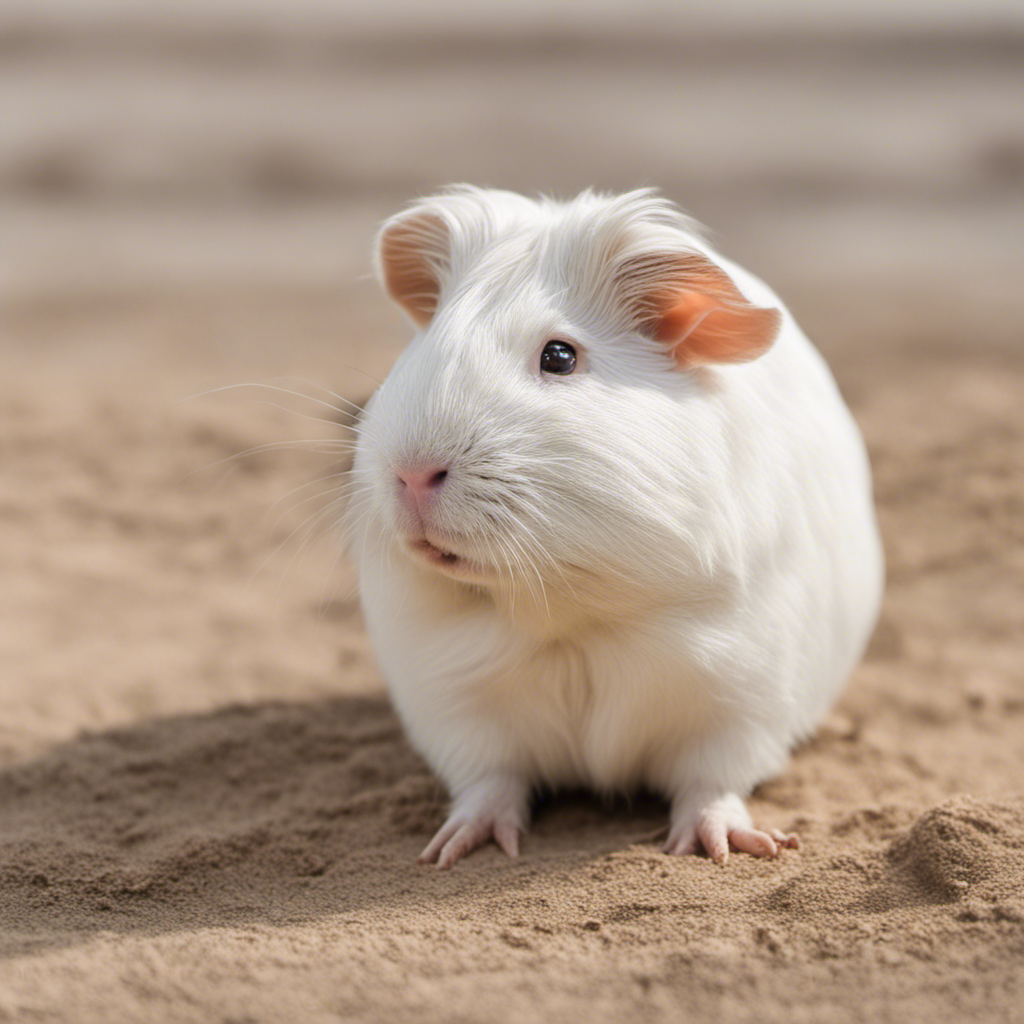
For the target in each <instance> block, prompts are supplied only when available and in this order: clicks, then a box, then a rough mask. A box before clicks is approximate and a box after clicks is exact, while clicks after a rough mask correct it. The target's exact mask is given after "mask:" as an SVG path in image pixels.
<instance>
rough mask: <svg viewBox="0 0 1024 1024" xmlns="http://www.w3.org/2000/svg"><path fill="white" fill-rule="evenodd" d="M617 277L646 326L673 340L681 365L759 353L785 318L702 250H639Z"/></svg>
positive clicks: (737, 359) (654, 333) (730, 360)
mask: <svg viewBox="0 0 1024 1024" xmlns="http://www.w3.org/2000/svg"><path fill="white" fill-rule="evenodd" d="M616 279H617V283H618V286H619V289H620V293H621V294H622V295H623V297H624V298H625V300H626V302H627V304H628V305H629V306H630V307H631V309H632V311H633V312H634V314H635V316H636V317H637V319H638V321H639V323H640V327H641V330H643V331H644V332H645V333H646V334H649V335H650V336H651V337H652V338H655V339H656V340H657V341H661V342H664V343H665V344H666V345H668V346H669V348H670V349H671V351H672V354H673V356H675V359H676V362H677V363H678V364H679V365H680V366H681V367H687V366H699V365H702V364H707V363H743V362H748V361H749V360H751V359H756V358H757V357H758V356H760V355H763V354H764V353H765V352H767V351H768V349H769V348H771V346H772V343H773V342H774V341H775V338H776V336H777V335H778V333H779V327H780V326H781V324H782V314H781V313H780V312H779V310H777V309H771V308H766V307H762V306H755V305H753V303H751V302H750V301H749V300H748V299H747V298H746V297H745V296H744V295H742V294H741V292H740V291H739V289H738V288H737V287H736V285H735V284H734V283H733V281H732V278H730V277H729V275H728V274H727V273H726V272H725V271H724V270H722V268H721V267H719V266H717V265H716V264H715V263H713V262H712V261H711V260H710V259H708V258H707V257H706V256H704V255H703V254H702V253H696V252H683V253H680V252H664V251H662V252H653V253H650V252H648V253H637V254H633V255H630V256H627V257H626V258H625V259H624V260H623V261H622V263H621V264H620V265H619V267H618V268H617V273H616Z"/></svg>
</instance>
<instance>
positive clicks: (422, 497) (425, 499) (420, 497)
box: [395, 466, 448, 512]
mask: <svg viewBox="0 0 1024 1024" xmlns="http://www.w3.org/2000/svg"><path fill="white" fill-rule="evenodd" d="M395 472H396V473H397V475H398V489H399V492H400V493H401V497H402V500H403V501H405V502H406V504H408V505H409V506H411V508H412V509H413V510H415V511H418V512H423V511H425V510H426V508H427V506H428V505H429V504H430V502H431V501H432V500H433V498H434V497H436V495H437V492H438V491H440V490H441V488H442V487H443V486H444V482H445V480H446V479H447V477H448V467H447V466H428V467H427V468H426V469H418V468H417V469H411V468H410V469H405V468H402V469H398V470H396V471H395Z"/></svg>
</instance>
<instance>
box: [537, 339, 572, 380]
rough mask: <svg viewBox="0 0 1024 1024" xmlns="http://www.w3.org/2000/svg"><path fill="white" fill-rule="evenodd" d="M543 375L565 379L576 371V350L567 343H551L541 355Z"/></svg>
mask: <svg viewBox="0 0 1024 1024" xmlns="http://www.w3.org/2000/svg"><path fill="white" fill-rule="evenodd" d="M540 368H541V372H542V373H557V374H558V375H559V376H561V377H565V376H567V375H568V374H570V373H572V371H573V370H575V369H576V349H574V348H573V347H572V345H570V344H569V343H568V342H567V341H549V342H548V343H547V344H546V345H545V346H544V351H543V352H541V354H540Z"/></svg>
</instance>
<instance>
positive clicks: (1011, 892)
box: [889, 797, 1024, 907]
mask: <svg viewBox="0 0 1024 1024" xmlns="http://www.w3.org/2000/svg"><path fill="white" fill-rule="evenodd" d="M889 856H890V859H891V860H892V862H893V863H894V864H897V865H900V866H902V867H904V868H906V869H907V870H908V871H909V872H910V873H911V874H912V875H913V877H914V878H915V879H916V880H917V881H918V882H919V883H920V885H921V886H922V888H923V889H924V891H925V893H927V894H929V895H932V896H934V897H935V898H938V899H942V898H953V899H960V898H964V897H966V896H968V895H970V896H975V897H982V898H986V899H989V900H992V901H999V900H1005V899H1014V898H1017V899H1018V902H1021V906H1022V907H1024V902H1022V901H1024V893H1022V890H1021V880H1022V879H1024V800H1018V801H1016V802H1014V803H1006V804H1001V803H986V802H982V801H978V800H972V799H971V798H970V797H956V798H954V799H953V800H948V801H947V802H946V803H944V804H940V805H939V806H938V807H933V808H931V809H930V810H929V811H926V812H925V813H924V814H922V815H921V817H920V818H918V819H917V821H916V822H914V825H913V827H912V828H911V829H910V831H909V832H907V834H906V835H905V836H901V837H900V838H899V839H897V840H896V841H894V842H893V844H892V846H891V847H890V850H889Z"/></svg>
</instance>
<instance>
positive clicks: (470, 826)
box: [416, 777, 526, 868]
mask: <svg viewBox="0 0 1024 1024" xmlns="http://www.w3.org/2000/svg"><path fill="white" fill-rule="evenodd" d="M525 808H526V787H525V786H523V785H522V783H520V782H518V781H517V780H515V779H511V778H505V777H500V778H488V779H484V780H482V781H481V782H478V783H477V784H476V785H474V786H472V787H470V788H469V789H468V790H466V791H465V792H464V793H461V794H460V795H459V796H458V797H456V799H455V802H454V805H453V807H452V811H451V814H449V816H448V820H447V821H446V822H445V823H444V824H443V825H442V826H441V828H440V829H438V832H437V835H435V836H434V838H433V839H431V840H430V842H429V843H428V844H427V846H426V849H424V851H423V852H422V853H421V854H420V855H419V857H417V858H416V862H417V863H418V864H434V863H436V864H437V866H438V867H439V868H450V867H451V866H452V865H453V864H455V863H456V861H459V860H461V859H462V858H463V857H465V856H466V854H468V853H472V852H473V850H475V849H476V848H477V847H478V846H482V845H483V844H484V843H486V842H487V841H488V840H489V839H491V838H492V837H493V839H494V841H495V842H496V843H497V844H498V846H500V847H501V848H502V850H504V851H505V853H507V854H508V855H509V856H510V857H518V856H519V833H520V832H521V831H522V830H523V820H524V817H525Z"/></svg>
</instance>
